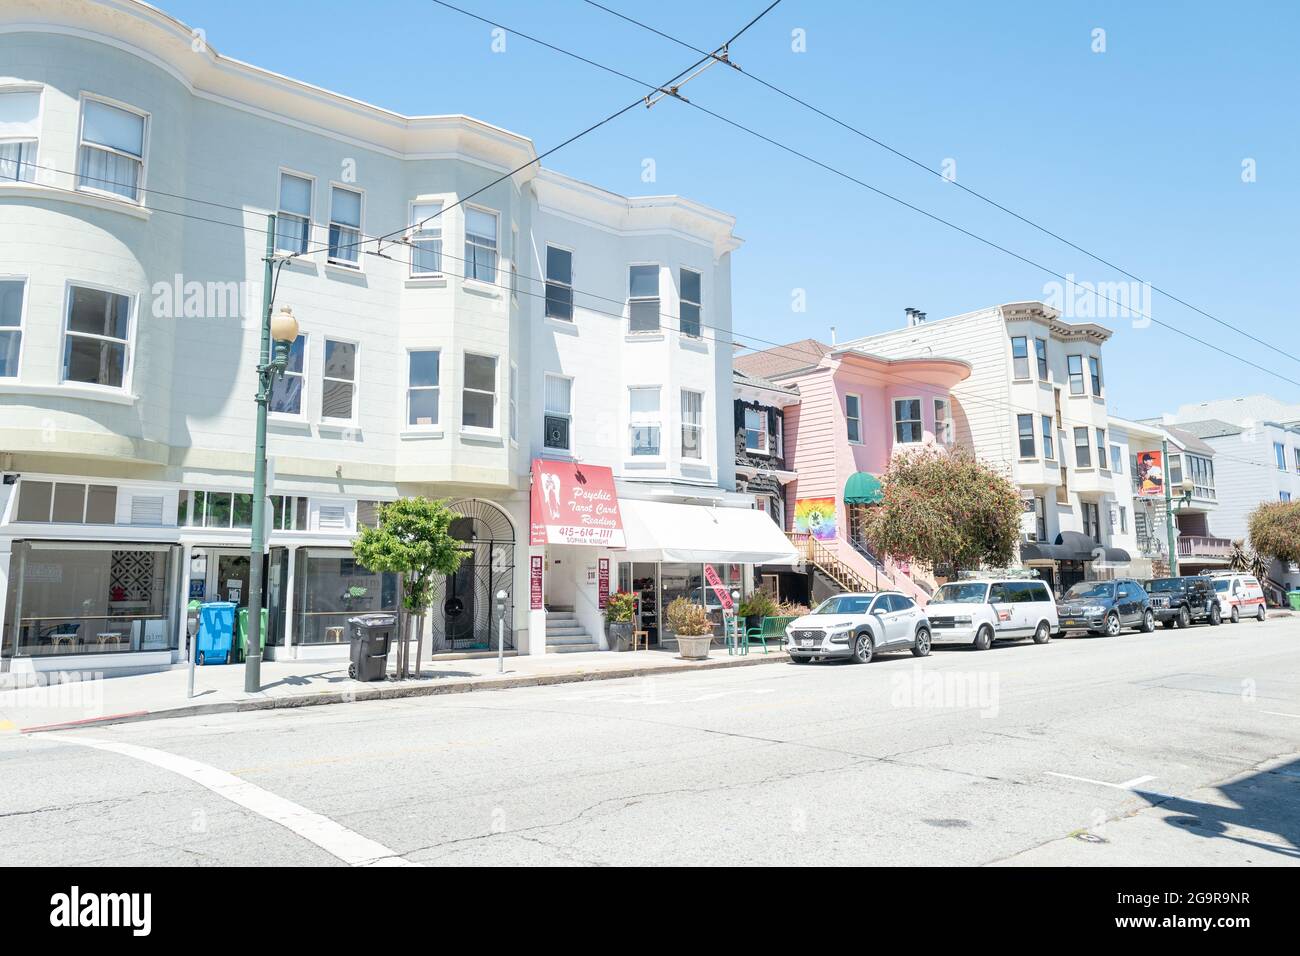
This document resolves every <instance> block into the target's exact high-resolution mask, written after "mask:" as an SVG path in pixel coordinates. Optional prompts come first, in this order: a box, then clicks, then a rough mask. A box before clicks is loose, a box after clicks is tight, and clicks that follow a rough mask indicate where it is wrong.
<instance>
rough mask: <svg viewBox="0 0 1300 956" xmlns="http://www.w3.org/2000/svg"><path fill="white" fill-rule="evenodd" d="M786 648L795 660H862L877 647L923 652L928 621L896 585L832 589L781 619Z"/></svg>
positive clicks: (927, 648)
mask: <svg viewBox="0 0 1300 956" xmlns="http://www.w3.org/2000/svg"><path fill="white" fill-rule="evenodd" d="M785 649H786V652H787V653H789V655H790V660H792V661H794V662H795V663H796V664H807V663H808V662H809V661H811V660H814V659H818V658H820V659H823V660H824V659H828V658H832V657H845V658H848V659H849V660H851V661H853V662H855V663H858V664H866V663H868V662H869V661H870V660H871V658H872V657H874V656H875V654H876V652H877V651H902V650H910V651H911V652H912V653H913V654H914V655H915V656H916V657H925V656H926V655H927V654H929V653H930V622H929V620H928V619H927V618H926V614H925V611H924V610H922V609H921V608H920V607H919V606H918V605H917V603H916V602H915V601H913V600H912V599H911V598H910V597H908V596H907V595H905V594H899V593H898V592H896V591H881V592H880V593H878V594H837V595H835V596H834V597H831V598H827V599H826V600H825V601H823V602H822V603H821V604H819V605H818V606H817V608H816V609H815V610H814V611H813V612H812V613H811V614H805V615H804V616H803V617H798V618H795V619H794V620H793V621H791V622H790V623H789V624H788V625H786V629H785Z"/></svg>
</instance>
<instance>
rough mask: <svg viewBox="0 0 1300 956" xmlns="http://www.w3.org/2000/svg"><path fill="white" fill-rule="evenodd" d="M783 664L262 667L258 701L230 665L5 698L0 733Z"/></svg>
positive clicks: (649, 655) (571, 661)
mask: <svg viewBox="0 0 1300 956" xmlns="http://www.w3.org/2000/svg"><path fill="white" fill-rule="evenodd" d="M785 660H788V658H787V656H786V654H785V652H784V651H781V650H776V649H774V650H772V651H771V652H770V653H768V654H764V653H763V651H762V649H761V648H758V649H751V651H750V653H749V654H747V655H737V656H733V655H729V654H728V653H727V651H726V649H725V648H718V647H715V648H713V649H712V650H711V651H710V653H709V659H708V660H705V661H686V660H682V659H681V658H679V657H677V655H676V653H675V652H674V651H660V650H652V651H629V652H626V653H621V654H620V653H613V652H610V651H595V652H592V653H582V654H548V655H545V656H537V657H532V656H519V657H507V658H506V659H505V672H504V673H498V672H497V660H496V658H495V657H493V658H473V659H457V660H438V661H433V662H428V661H426V662H425V664H424V668H423V675H422V677H420V678H419V679H415V678H409V679H407V680H403V681H398V680H392V679H389V680H386V681H375V682H372V683H362V682H360V681H355V680H352V679H351V678H349V677H348V665H347V664H346V663H345V662H336V661H263V663H262V690H261V691H260V692H259V693H255V694H246V693H245V692H244V668H243V666H242V665H238V664H234V665H224V666H213V667H200V668H198V670H197V672H196V676H195V681H194V696H193V697H186V688H187V684H188V681H189V670H188V668H187V667H185V666H180V667H175V668H173V669H171V670H166V671H160V672H157V673H152V674H138V675H134V676H130V677H109V678H101V679H91V680H82V681H74V682H68V683H62V684H53V685H50V686H46V687H29V688H16V689H8V690H4V691H0V733H5V732H7V733H31V732H35V731H43V730H59V729H66V728H68V727H73V726H85V725H89V726H94V725H97V724H106V723H121V722H125V721H133V720H157V719H160V718H164V717H190V716H196V715H200V714H220V713H230V712H234V711H244V710H267V709H271V708H275V707H310V706H313V705H317V704H342V703H351V702H353V701H358V700H383V699H391V698H398V697H422V696H427V695H432V694H455V693H462V692H465V691H473V690H492V689H501V688H507V687H527V686H532V685H537V684H566V683H573V682H579V681H591V680H613V679H617V678H621V677H640V676H644V675H650V674H671V673H675V672H680V671H696V670H708V669H713V668H722V667H744V666H747V665H751V664H763V663H776V662H779V661H785Z"/></svg>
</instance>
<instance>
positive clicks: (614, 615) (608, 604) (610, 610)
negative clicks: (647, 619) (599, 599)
mask: <svg viewBox="0 0 1300 956" xmlns="http://www.w3.org/2000/svg"><path fill="white" fill-rule="evenodd" d="M635 613H636V595H635V594H633V593H632V592H631V591H615V592H614V593H613V594H611V595H610V596H609V597H608V598H607V599H606V601H605V621H606V622H607V623H609V624H627V623H629V622H630V621H631V620H632V616H633V615H634V614H635Z"/></svg>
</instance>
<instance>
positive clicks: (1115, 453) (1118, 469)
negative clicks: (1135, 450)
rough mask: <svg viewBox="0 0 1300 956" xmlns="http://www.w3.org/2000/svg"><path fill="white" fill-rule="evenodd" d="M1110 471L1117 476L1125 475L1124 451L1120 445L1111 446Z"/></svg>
mask: <svg viewBox="0 0 1300 956" xmlns="http://www.w3.org/2000/svg"><path fill="white" fill-rule="evenodd" d="M1110 470H1111V471H1112V472H1114V473H1115V474H1117V475H1122V474H1124V451H1123V449H1122V448H1120V446H1119V445H1111V446H1110Z"/></svg>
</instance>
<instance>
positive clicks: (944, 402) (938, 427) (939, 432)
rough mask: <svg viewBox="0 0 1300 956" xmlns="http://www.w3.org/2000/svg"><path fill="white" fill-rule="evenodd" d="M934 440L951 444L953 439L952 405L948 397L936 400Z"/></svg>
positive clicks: (943, 443) (941, 443) (942, 443)
mask: <svg viewBox="0 0 1300 956" xmlns="http://www.w3.org/2000/svg"><path fill="white" fill-rule="evenodd" d="M934 440H935V441H937V442H938V443H939V444H940V445H951V444H952V441H953V432H952V405H951V404H950V403H949V402H948V399H946V398H936V399H935V400H934Z"/></svg>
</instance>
